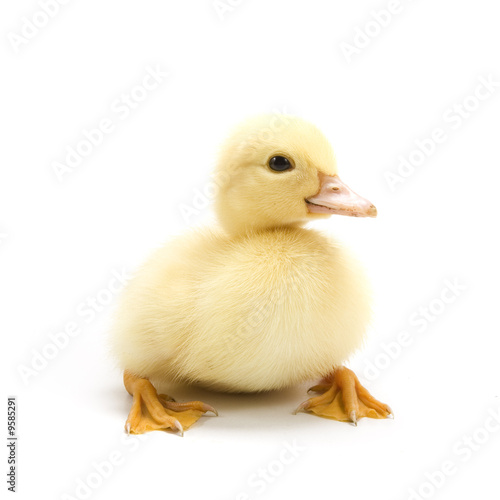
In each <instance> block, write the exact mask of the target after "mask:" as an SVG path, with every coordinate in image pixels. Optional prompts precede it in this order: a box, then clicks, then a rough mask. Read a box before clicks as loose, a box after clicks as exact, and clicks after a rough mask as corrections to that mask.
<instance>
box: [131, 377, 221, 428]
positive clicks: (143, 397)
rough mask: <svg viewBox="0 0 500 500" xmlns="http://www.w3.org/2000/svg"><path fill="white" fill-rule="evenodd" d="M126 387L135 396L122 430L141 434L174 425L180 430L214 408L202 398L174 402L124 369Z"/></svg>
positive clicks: (148, 383)
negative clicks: (199, 399)
mask: <svg viewBox="0 0 500 500" xmlns="http://www.w3.org/2000/svg"><path fill="white" fill-rule="evenodd" d="M123 382H124V383H125V388H126V389H127V391H128V392H129V394H131V395H132V396H133V398H134V400H133V403H132V409H131V410H130V413H129V416H128V418H127V422H126V424H125V430H126V431H127V432H128V433H132V434H143V433H144V432H149V431H155V430H166V429H176V430H178V431H179V432H180V433H181V434H182V433H183V432H184V430H185V429H188V428H189V427H191V425H193V424H194V423H195V422H196V421H197V420H198V419H199V418H200V417H201V416H202V415H203V414H204V413H205V412H207V411H212V412H213V413H215V414H216V415H217V411H216V410H215V409H214V408H212V407H211V406H209V405H207V404H205V403H202V402H201V401H190V402H189V403H176V402H175V401H174V400H173V399H172V398H170V397H168V396H166V395H165V394H160V395H158V393H157V392H156V389H155V388H154V387H153V385H152V384H151V382H150V381H149V380H148V379H145V378H139V377H135V376H134V375H132V374H131V373H129V372H127V371H125V373H124V374H123Z"/></svg>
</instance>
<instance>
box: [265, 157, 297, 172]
mask: <svg viewBox="0 0 500 500" xmlns="http://www.w3.org/2000/svg"><path fill="white" fill-rule="evenodd" d="M269 168H270V169H271V170H274V171H276V172H284V171H285V170H289V169H291V168H292V164H291V163H290V160H289V159H288V158H285V157H284V156H273V157H272V158H271V159H270V160H269Z"/></svg>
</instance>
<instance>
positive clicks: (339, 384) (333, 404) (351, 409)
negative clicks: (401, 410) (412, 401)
mask: <svg viewBox="0 0 500 500" xmlns="http://www.w3.org/2000/svg"><path fill="white" fill-rule="evenodd" d="M310 390H312V391H315V392H322V394H321V395H320V396H317V397H314V398H311V399H308V400H307V401H304V402H303V403H302V404H301V405H300V406H299V407H298V408H297V409H296V410H295V413H297V412H299V411H309V412H312V413H315V414H316V415H319V416H320V417H325V418H331V419H334V420H340V421H341V422H352V423H354V424H355V425H356V424H357V421H358V420H359V419H361V418H363V417H369V418H388V417H390V416H392V410H391V409H390V408H389V406H387V405H386V404H384V403H381V402H380V401H377V400H376V399H375V398H374V397H373V396H372V395H371V394H370V393H369V392H368V391H367V390H366V389H365V388H364V387H363V386H362V385H361V383H360V382H359V380H358V377H356V375H355V374H354V372H353V371H352V370H349V368H345V367H340V368H338V369H336V370H335V371H334V372H333V374H332V375H330V376H329V377H327V378H325V379H324V380H323V381H322V382H321V384H319V385H317V386H314V387H312V388H311V389H310Z"/></svg>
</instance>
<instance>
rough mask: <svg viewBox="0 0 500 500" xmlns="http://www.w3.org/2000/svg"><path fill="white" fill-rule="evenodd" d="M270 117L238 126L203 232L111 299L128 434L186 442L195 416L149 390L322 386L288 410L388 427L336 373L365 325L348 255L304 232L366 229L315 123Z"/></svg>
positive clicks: (195, 405)
mask: <svg viewBox="0 0 500 500" xmlns="http://www.w3.org/2000/svg"><path fill="white" fill-rule="evenodd" d="M275 121H276V120H275V117H274V116H272V115H263V116H258V117H255V118H252V119H250V120H248V121H246V122H244V123H243V124H241V125H240V126H238V127H236V128H235V129H234V130H233V132H232V133H231V134H230V136H229V137H228V139H227V140H226V142H225V143H224V144H223V147H222V149H221V152H220V154H219V159H218V162H217V165H216V171H215V178H216V179H218V181H219V182H218V184H219V186H218V192H217V195H216V199H215V212H216V216H217V219H218V224H217V225H216V226H214V227H205V228H202V229H195V230H191V231H190V232H188V233H186V234H184V235H182V236H180V237H177V238H175V239H174V240H172V241H170V242H169V243H168V244H167V245H166V246H164V247H162V248H160V249H159V250H157V251H156V252H155V253H154V254H153V255H152V257H151V258H150V259H149V261H147V262H146V263H145V265H143V267H142V268H141V269H140V270H139V272H138V273H137V274H136V276H135V277H134V278H133V279H132V280H131V281H130V282H129V284H128V286H127V287H126V290H125V291H124V293H123V296H122V297H121V303H120V305H119V308H118V311H117V315H116V321H115V325H114V329H113V331H112V336H111V340H112V347H113V350H114V353H115V355H116V357H117V359H118V361H119V363H120V366H121V368H122V369H123V371H124V384H125V388H126V389H127V391H128V392H129V393H130V394H131V395H132V396H133V403H132V409H131V411H130V414H129V416H128V419H127V422H126V430H127V431H128V432H131V433H135V434H139V433H143V432H147V431H151V430H156V429H176V430H178V431H180V432H181V433H182V432H183V430H184V429H187V428H189V427H190V426H191V425H192V424H193V423H194V422H196V421H197V420H198V419H199V418H200V417H201V416H202V415H203V414H204V413H205V412H207V411H211V412H214V413H216V411H215V409H214V408H213V407H211V406H210V405H208V404H206V403H203V402H201V401H191V402H186V403H178V402H176V401H175V400H173V398H171V397H169V396H167V395H164V394H158V392H157V390H156V388H155V385H156V386H158V384H162V383H166V382H168V381H180V382H187V383H193V384H198V385H200V386H203V387H206V388H209V389H213V390H218V391H227V392H257V391H270V390H276V389H283V388H286V387H290V386H293V385H296V384H299V383H302V382H304V381H308V380H312V379H321V382H320V383H319V384H318V385H316V386H314V387H313V388H312V390H314V391H316V392H318V393H320V395H319V396H316V397H313V398H310V399H308V400H306V401H305V402H304V403H302V404H301V405H300V406H299V407H298V408H297V411H306V412H311V413H314V414H316V415H319V416H322V417H326V418H331V419H335V420H340V421H346V422H352V423H354V424H356V423H357V421H358V420H359V419H360V418H362V417H370V418H386V417H388V416H391V414H392V412H391V410H390V408H389V407H388V406H387V405H385V404H383V403H381V402H379V401H377V400H376V399H375V398H374V397H373V396H371V394H370V393H369V392H368V391H367V390H366V389H365V388H364V387H363V386H362V385H361V384H360V382H359V380H358V379H357V377H356V375H355V374H354V373H353V372H352V371H351V370H349V369H348V368H346V367H345V366H343V364H344V363H345V361H346V360H347V359H348V358H349V357H350V356H351V355H352V354H353V353H354V352H355V351H356V350H357V349H358V348H359V347H360V346H361V344H362V343H363V339H364V337H365V332H366V328H367V325H368V323H369V321H370V315H371V313H370V310H371V307H370V291H369V285H368V282H367V279H366V277H365V274H364V272H363V270H362V268H361V266H360V265H359V263H358V262H357V261H356V259H355V258H354V257H353V256H352V255H351V253H350V252H349V251H348V250H346V249H345V248H344V247H343V246H342V245H341V244H340V243H338V242H337V241H335V240H332V239H331V238H329V237H327V236H326V235H324V234H322V233H321V232H319V231H317V230H313V229H308V228H306V227H304V225H305V224H306V223H307V222H309V221H314V220H317V219H324V218H328V217H330V216H331V215H332V214H340V215H349V216H353V217H375V216H376V215H377V211H376V208H375V207H374V205H372V204H371V203H370V202H369V201H368V200H366V199H365V198H362V197H361V196H359V195H357V194H356V193H354V191H352V190H351V189H350V188H349V187H348V186H347V185H346V184H345V183H344V182H343V181H342V180H341V179H340V178H339V176H338V171H337V163H336V160H335V156H334V153H333V150H332V148H331V146H330V143H329V142H328V140H327V139H326V137H325V136H324V135H323V134H322V132H321V131H320V130H319V129H318V128H317V127H316V126H314V125H313V124H311V123H309V122H307V121H305V120H303V119H301V118H299V117H292V116H288V115H287V116H286V119H283V120H281V121H280V126H279V127H278V126H277V125H276V126H274V127H273V128H270V126H269V125H270V123H273V122H275Z"/></svg>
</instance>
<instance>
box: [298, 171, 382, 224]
mask: <svg viewBox="0 0 500 500" xmlns="http://www.w3.org/2000/svg"><path fill="white" fill-rule="evenodd" d="M319 181H320V186H319V192H318V194H316V195H314V196H312V197H311V198H307V199H306V205H307V209H308V210H309V212H310V213H313V214H339V215H350V216H352V217H376V216H377V209H376V208H375V206H374V205H373V204H372V203H370V202H369V201H368V200H367V199H366V198H362V197H361V196H359V195H358V194H356V193H355V192H354V191H353V190H352V189H351V188H350V187H349V186H347V185H346V184H344V183H343V182H342V181H341V180H340V179H339V177H338V175H334V176H331V175H326V174H323V173H321V172H320V173H319Z"/></svg>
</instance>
